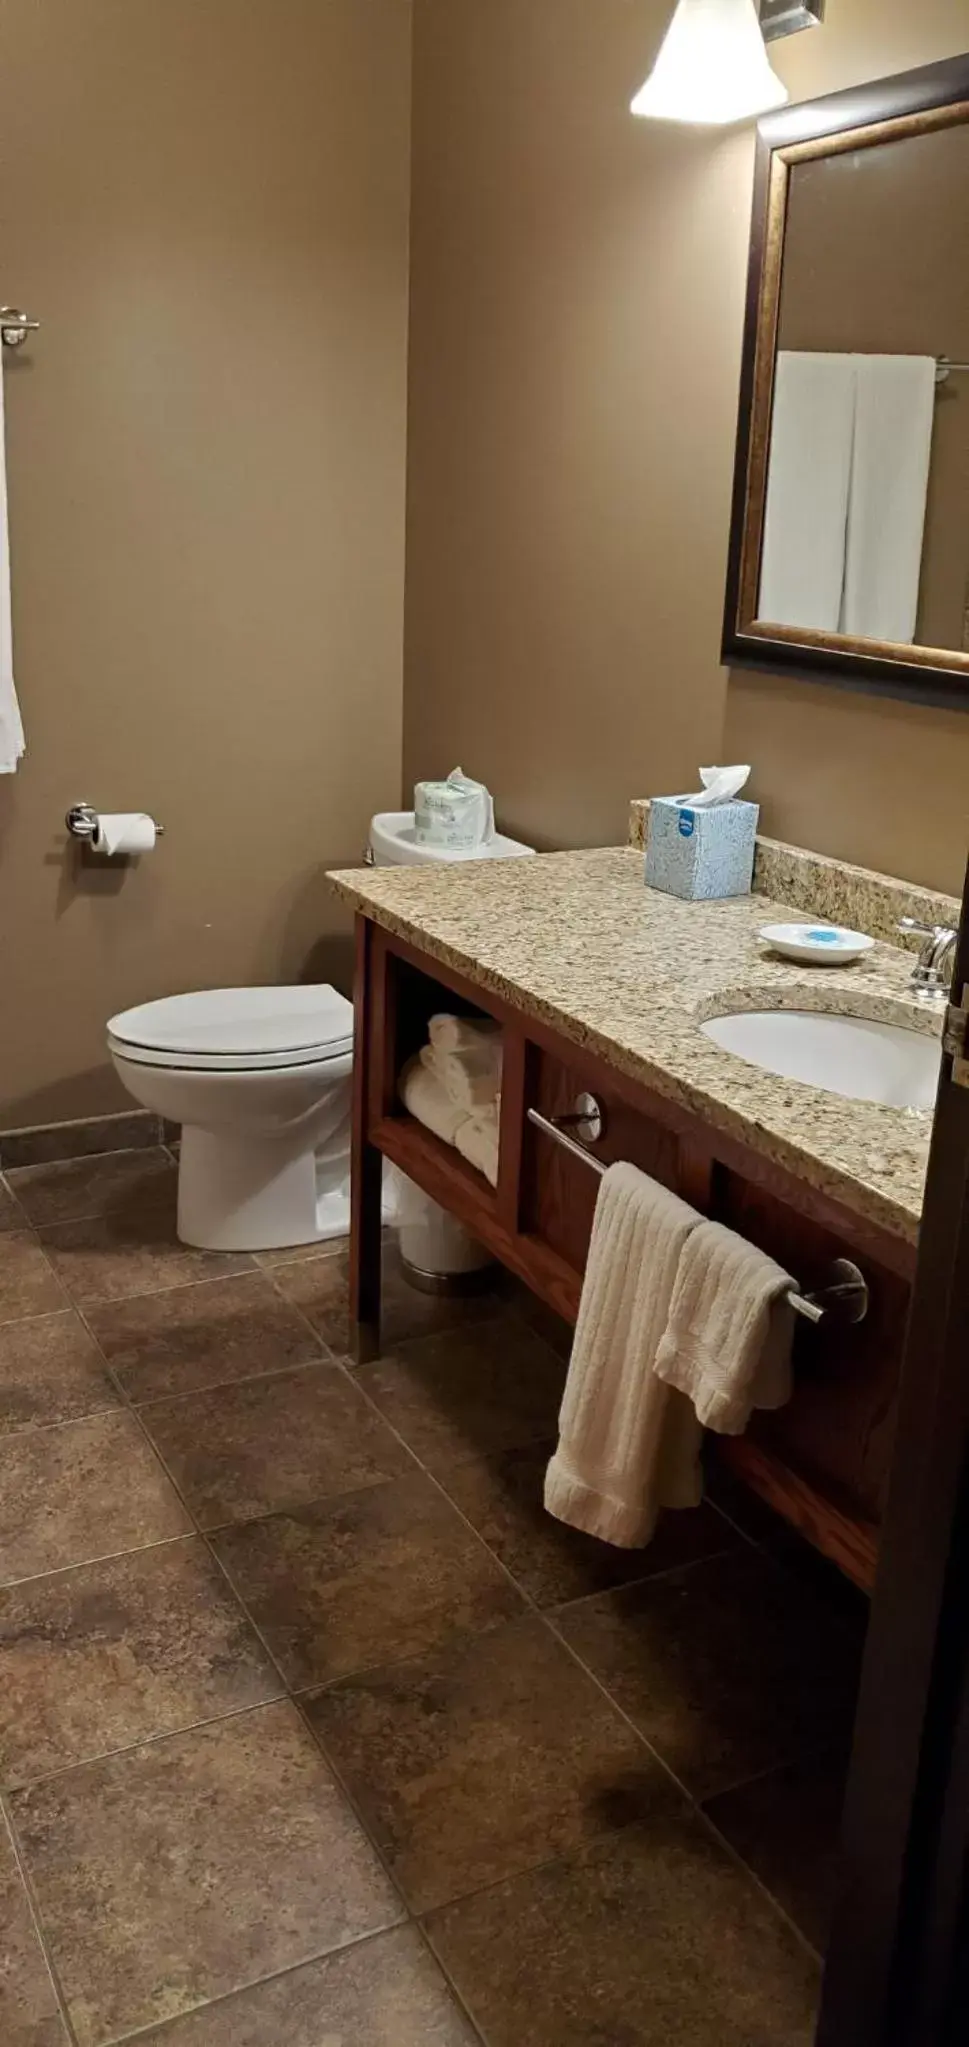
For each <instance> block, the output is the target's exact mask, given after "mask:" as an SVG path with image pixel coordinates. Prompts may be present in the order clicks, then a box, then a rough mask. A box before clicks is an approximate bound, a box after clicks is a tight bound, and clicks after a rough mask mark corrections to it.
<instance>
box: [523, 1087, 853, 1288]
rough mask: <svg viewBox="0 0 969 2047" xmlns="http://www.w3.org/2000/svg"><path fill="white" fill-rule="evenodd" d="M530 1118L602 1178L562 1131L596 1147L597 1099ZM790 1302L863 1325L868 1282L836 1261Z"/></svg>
mask: <svg viewBox="0 0 969 2047" xmlns="http://www.w3.org/2000/svg"><path fill="white" fill-rule="evenodd" d="M527 1115H528V1121H529V1122H530V1123H532V1124H534V1126H535V1129H536V1130H540V1131H541V1132H542V1133H543V1135H544V1136H545V1137H550V1138H551V1139H552V1141H553V1143H554V1144H557V1145H560V1146H561V1148H562V1149H563V1151H567V1152H569V1153H570V1154H571V1155H572V1157H573V1158H578V1159H581V1160H582V1163H583V1165H585V1166H590V1167H591V1169H592V1171H593V1172H594V1173H597V1174H598V1175H599V1178H600V1179H601V1178H602V1175H603V1173H604V1172H605V1170H606V1165H607V1163H608V1161H607V1160H605V1159H597V1158H596V1157H595V1154H594V1153H593V1152H591V1151H589V1149H588V1147H587V1146H586V1145H584V1144H580V1143H579V1141H578V1139H577V1138H575V1137H571V1136H570V1135H569V1132H568V1130H566V1129H563V1127H562V1125H563V1124H564V1123H570V1124H572V1125H573V1126H574V1127H575V1128H578V1129H584V1130H585V1131H586V1133H587V1134H588V1135H589V1137H590V1138H591V1140H592V1142H593V1143H594V1142H595V1140H596V1138H597V1137H599V1136H601V1134H602V1131H603V1129H604V1127H605V1123H604V1118H603V1114H602V1110H601V1108H600V1106H599V1103H598V1102H597V1101H596V1099H595V1097H594V1096H593V1095H581V1096H580V1097H579V1099H578V1101H577V1103H576V1106H575V1111H574V1112H573V1114H571V1115H570V1116H562V1117H555V1116H543V1115H542V1112H541V1110H540V1109H529V1110H528V1111H527ZM787 1298H788V1300H789V1302H790V1305H791V1307H792V1308H793V1310H794V1313H795V1315H801V1316H803V1317H804V1319H805V1321H807V1322H815V1323H819V1322H829V1321H832V1322H841V1323H852V1322H863V1321H864V1318H865V1316H866V1315H867V1313H868V1282H867V1280H866V1279H865V1275H864V1273H863V1272H862V1271H861V1270H860V1268H859V1267H858V1266H857V1265H855V1264H854V1262H853V1261H852V1260H851V1259H850V1258H835V1259H833V1260H832V1262H831V1264H830V1265H829V1266H828V1268H827V1270H826V1272H825V1276H824V1279H823V1281H822V1283H821V1285H820V1286H817V1287H814V1288H812V1290H811V1292H810V1293H805V1294H802V1293H794V1292H791V1293H789V1294H788V1297H787Z"/></svg>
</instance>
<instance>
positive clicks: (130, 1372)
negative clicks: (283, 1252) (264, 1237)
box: [88, 1272, 320, 1402]
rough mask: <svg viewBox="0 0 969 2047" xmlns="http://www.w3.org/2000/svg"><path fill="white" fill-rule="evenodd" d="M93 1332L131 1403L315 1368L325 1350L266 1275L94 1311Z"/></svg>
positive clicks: (206, 1284) (151, 1296)
mask: <svg viewBox="0 0 969 2047" xmlns="http://www.w3.org/2000/svg"><path fill="white" fill-rule="evenodd" d="M88 1320H89V1322H90V1325H91V1328H92V1329H93V1331H94V1334H95V1336H96V1337H97V1339H98V1342H99V1344H100V1345H101V1348H102V1350H103V1351H104V1354H105V1357H106V1358H107V1359H108V1362H109V1363H110V1365H111V1368H112V1370H113V1371H114V1372H115V1373H116V1374H117V1378H118V1382H119V1384H120V1385H121V1386H123V1388H124V1390H125V1392H126V1393H127V1395H128V1397H129V1399H130V1400H133V1401H136V1402H137V1401H142V1400H159V1399H164V1397H165V1396H166V1394H173V1393H194V1392H200V1391H202V1390H203V1389H204V1388H205V1387H207V1386H220V1385H224V1384H226V1383H227V1382H228V1381H230V1380H233V1379H248V1378H252V1377H253V1376H254V1375H256V1374H258V1373H262V1372H278V1371H279V1370H281V1369H282V1368H283V1367H284V1366H287V1365H302V1364H309V1363H310V1362H311V1361H312V1360H313V1359H314V1358H318V1357H319V1356H320V1344H319V1342H318V1341H317V1339H316V1337H315V1336H314V1335H313V1332H312V1330H310V1329H308V1328H307V1326H306V1323H305V1322H304V1321H303V1318H302V1316H301V1315H297V1313H296V1311H295V1309H294V1308H290V1307H289V1306H288V1305H287V1303H286V1302H285V1301H281V1300H280V1298H279V1295H278V1294H277V1292H276V1290H275V1287H272V1286H270V1283H269V1281H268V1279H266V1278H265V1277H264V1275H263V1274H262V1273H261V1272H248V1273H244V1274H242V1276H241V1277H240V1278H238V1279H210V1280H206V1281H205V1282H204V1283H203V1284H200V1285H195V1286H179V1287H170V1288H169V1289H168V1290H167V1291H166V1292H163V1293H156V1294H144V1295H142V1296H140V1297H139V1298H138V1299H137V1300H133V1301H112V1302H109V1303H104V1304H103V1305H102V1306H101V1307H98V1308H92V1309H91V1312H90V1315H89V1316H88Z"/></svg>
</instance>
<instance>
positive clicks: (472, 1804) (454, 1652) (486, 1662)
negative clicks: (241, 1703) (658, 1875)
mask: <svg viewBox="0 0 969 2047" xmlns="http://www.w3.org/2000/svg"><path fill="white" fill-rule="evenodd" d="M307 1712H308V1714H309V1718H310V1721H311V1724H312V1725H313V1727H314V1728H315V1729H316V1731H317V1733H318V1734H319V1736H320V1739H321V1740H322V1742H323V1744H324V1747H325V1749H326V1752H327V1754H328V1755H329V1756H331V1757H332V1759H333V1761H334V1763H335V1764H336V1767H337V1769H338V1770H339V1771H340V1774H341V1776H342V1778H343V1781H344V1783H345V1784H346V1785H347V1786H348V1788H349V1790H350V1793H351V1796H352V1797H353V1798H355V1799H356V1801H357V1805H358V1809H359V1810H360V1812H361V1813H362V1814H363V1817H364V1819H365V1822H366V1824H367V1826H368V1827H369V1829H370V1831H371V1833H372V1834H373V1837H374V1839H375V1840H376V1841H378V1842H379V1843H380V1846H381V1848H382V1850H383V1852H384V1854H385V1855H386V1857H387V1860H388V1863H389V1866H390V1868H391V1870H392V1871H393V1874H394V1876H395V1878H396V1879H397V1882H398V1883H399V1884H400V1886H401V1889H402V1890H403V1892H404V1895H405V1897H406V1899H407V1901H408V1903H409V1905H410V1906H411V1908H412V1910H414V1911H415V1912H426V1911H428V1910H429V1909H430V1908H431V1907H432V1906H435V1905H439V1904H442V1903H444V1902H445V1900H447V1899H449V1898H455V1897H460V1896H462V1895H463V1894H464V1893H465V1892H468V1891H473V1890H478V1889H480V1888H481V1887H482V1886H483V1885H485V1884H490V1883H494V1882H495V1881H496V1880H497V1879H499V1878H501V1877H506V1876H509V1875H512V1874H513V1873H514V1872H515V1871H517V1870H521V1869H533V1868H535V1867H536V1866H537V1864H538V1863H540V1862H545V1861H547V1860H548V1859H549V1857H550V1856H553V1855H557V1854H562V1853H564V1852H566V1851H568V1850H569V1849H572V1848H575V1847H577V1846H578V1845H579V1844H580V1843H581V1842H582V1841H585V1840H588V1839H589V1838H590V1837H592V1836H595V1835H599V1834H603V1833H608V1832H611V1831H612V1830H614V1829H616V1828H622V1827H625V1826H633V1825H635V1824H636V1823H637V1822H639V1823H641V1822H642V1820H643V1818H644V1816H645V1815H647V1814H648V1813H649V1812H650V1811H651V1810H652V1808H653V1807H654V1805H656V1804H657V1803H660V1804H663V1803H669V1802H670V1800H672V1801H673V1802H674V1803H676V1804H679V1803H681V1798H680V1794H679V1793H678V1792H677V1791H676V1790H675V1788H674V1787H673V1786H672V1785H671V1784H670V1780H669V1778H668V1777H667V1776H666V1773H665V1771H662V1770H661V1769H660V1768H659V1766H658V1764H657V1763H656V1762H655V1761H654V1760H653V1758H652V1757H651V1756H650V1755H649V1753H648V1751H647V1750H646V1749H645V1747H644V1746H643V1744H642V1743H641V1742H640V1741H639V1740H638V1739H637V1737H636V1736H635V1735H634V1734H633V1733H632V1731H631V1729H630V1728H629V1727H627V1726H626V1724H625V1722H624V1721H622V1720H621V1719H620V1718H619V1715H618V1714H617V1713H615V1712H614V1711H613V1709H612V1708H611V1706H610V1705H609V1704H608V1702H607V1701H606V1700H605V1699H604V1698H603V1697H602V1694H601V1692H600V1691H598V1690H597V1688H596V1686H595V1685H594V1684H593V1683H592V1681H591V1679H590V1678H589V1677H588V1676H587V1675H586V1673H585V1672H584V1671H582V1670H579V1668H578V1667H577V1665H576V1664H575V1663H574V1662H573V1661H572V1659H571V1657H570V1656H569V1655H568V1654H567V1653H566V1651H565V1650H564V1649H563V1648H562V1646H561V1643H559V1642H557V1641H556V1640H555V1637H554V1636H553V1635H552V1634H551V1633H550V1631H549V1629H548V1628H547V1627H546V1626H545V1623H544V1622H543V1621H541V1620H539V1619H538V1618H537V1616H527V1617H526V1618H525V1619H523V1620H516V1621H509V1622H506V1623H505V1624H504V1626H502V1627H499V1628H495V1629H491V1630H490V1631H489V1632H488V1633H487V1634H483V1635H476V1636H472V1637H470V1638H469V1637H465V1638H464V1639H463V1640H460V1641H458V1642H456V1643H452V1644H451V1645H450V1647H448V1648H446V1649H438V1650H436V1651H435V1652H434V1653H433V1654H431V1655H429V1656H424V1657H421V1658H419V1659H417V1660H415V1661H413V1662H410V1663H398V1664H396V1665H394V1666H392V1667H387V1668H385V1669H383V1670H378V1671H372V1672H370V1673H369V1674H366V1673H365V1674H364V1675H362V1676H360V1677H356V1678H346V1679H344V1680H343V1681H342V1682H341V1683H340V1684H336V1685H332V1686H331V1687H330V1688H329V1690H328V1691H325V1692H320V1693H318V1694H317V1696H316V1697H315V1698H314V1699H313V1700H311V1701H309V1702H308V1704H307Z"/></svg>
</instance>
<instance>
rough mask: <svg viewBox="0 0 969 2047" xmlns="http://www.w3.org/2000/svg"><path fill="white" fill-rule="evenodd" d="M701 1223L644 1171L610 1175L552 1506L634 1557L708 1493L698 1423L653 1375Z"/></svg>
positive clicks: (599, 1206) (554, 1465)
mask: <svg viewBox="0 0 969 2047" xmlns="http://www.w3.org/2000/svg"><path fill="white" fill-rule="evenodd" d="M699 1221H700V1218H699V1216H698V1215H697V1214H696V1211H695V1210H694V1209H692V1208H688V1207H687V1204H686V1202H685V1201H680V1200H679V1198H678V1197H677V1195H675V1194H670V1193H669V1192H668V1191H667V1189H666V1188H665V1187H661V1186H660V1185H659V1184H658V1182H657V1181H655V1180H650V1179H647V1177H646V1175H645V1173H640V1172H639V1171H637V1168H636V1167H635V1166H631V1165H628V1164H626V1163H625V1162H623V1163H621V1164H619V1165H614V1166H609V1167H608V1169H607V1171H606V1172H605V1174H604V1175H603V1179H602V1185H601V1187H600V1190H599V1199H598V1201H597V1203H596V1213H595V1221H594V1224H593V1229H592V1242H591V1244H590V1247H589V1259H588V1264H587V1266H586V1274H585V1283H584V1285H583V1288H582V1299H581V1302H580V1304H579V1319H578V1322H577V1324H576V1330H575V1342H574V1344H573V1347H572V1359H571V1363H570V1365H569V1374H568V1379H567V1381H566V1386H565V1395H564V1398H563V1401H562V1410H561V1414H560V1416H559V1432H560V1433H559V1445H558V1449H557V1450H556V1452H555V1455H554V1457H553V1458H552V1461H551V1463H550V1465H549V1467H548V1472H547V1475H546V1479H545V1505H546V1507H547V1508H548V1511H549V1513H550V1514H554V1515H556V1516H557V1518H558V1520H560V1521H567V1522H569V1523H570V1524H571V1526H572V1527H573V1528H584V1529H585V1530H586V1531H587V1532H588V1533H589V1534H590V1535H598V1536H601V1537H602V1539H603V1540H604V1541H605V1542H613V1543H617V1544H618V1545H619V1546H620V1547H621V1548H624V1549H634V1548H636V1546H637V1545H638V1544H641V1543H646V1542H648V1541H649V1539H650V1536H651V1535H652V1533H653V1529H654V1528H655V1525H656V1520H657V1516H658V1514H659V1512H660V1509H661V1508H662V1507H693V1506H696V1504H697V1502H698V1501H699V1499H700V1495H701V1491H702V1486H701V1480H700V1470H699V1451H700V1439H701V1431H700V1426H699V1423H698V1422H697V1420H696V1417H695V1415H694V1414H693V1412H692V1410H691V1408H690V1406H689V1404H688V1402H687V1401H685V1400H684V1399H683V1398H682V1396H681V1395H680V1394H678V1393H676V1392H675V1391H674V1390H673V1389H672V1388H671V1387H669V1386H666V1385H664V1383H663V1381H662V1380H660V1379H657V1378H656V1376H655V1374H654V1371H653V1364H654V1361H655V1357H656V1351H657V1348H658V1345H659V1342H660V1339H661V1337H662V1335H663V1331H664V1330H665V1328H666V1323H667V1318H668V1315H669V1309H670V1302H671V1300H672V1297H673V1287H674V1283H675V1280H676V1273H677V1268H678V1265H679V1262H680V1256H681V1253H682V1251H683V1247H684V1245H685V1244H687V1243H688V1242H689V1240H690V1237H691V1234H692V1232H693V1231H695V1230H696V1228H697V1226H698V1224H699Z"/></svg>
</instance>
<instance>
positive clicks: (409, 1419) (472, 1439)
mask: <svg viewBox="0 0 969 2047" xmlns="http://www.w3.org/2000/svg"><path fill="white" fill-rule="evenodd" d="M355 1376H356V1378H357V1379H358V1381H359V1383H360V1385H361V1386H363V1387H365V1388H366V1391H367V1392H368V1393H369V1395H370V1397H371V1399H372V1400H374V1401H375V1402H376V1404H377V1406H378V1407H379V1408H380V1409H381V1411H382V1413H384V1414H385V1415H386V1416H387V1419H388V1421H389V1422H391V1423H392V1425H393V1427H394V1428H395V1429H398V1430H399V1431H400V1434H401V1435H402V1436H403V1438H404V1441H405V1442H406V1443H409V1444H410V1447H411V1449H412V1450H413V1451H414V1452H415V1453H416V1455H417V1456H418V1457H419V1458H420V1459H421V1462H422V1463H424V1464H426V1465H427V1467H428V1469H429V1470H430V1471H433V1472H435V1473H437V1474H443V1473H444V1472H445V1471H447V1470H449V1469H450V1467H451V1466H452V1465H453V1464H454V1463H456V1462H457V1461H458V1459H460V1458H461V1457H468V1456H473V1455H474V1454H475V1452H477V1451H481V1450H502V1449H510V1448H511V1447H512V1446H514V1445H517V1444H521V1443H529V1442H535V1441H536V1440H537V1439H538V1438H539V1437H547V1436H548V1435H549V1434H550V1433H551V1432H552V1430H553V1429H554V1425H555V1418H556V1415H557V1413H558V1409H559V1405H560V1402H561V1398H562V1383H563V1376H564V1368H563V1366H562V1363H561V1361H560V1359H558V1358H557V1357H556V1356H555V1355H554V1353H553V1352H552V1351H550V1350H549V1349H548V1347H547V1345H546V1344H544V1343H542V1342H541V1340H540V1339H539V1338H538V1337H537V1336H533V1334H532V1332H531V1330H529V1329H526V1328H525V1326H524V1324H523V1323H521V1322H519V1320H518V1319H517V1317H516V1316H513V1315H504V1316H499V1317H498V1318H496V1319H494V1320H490V1321H485V1322H481V1323H478V1324H472V1325H470V1326H468V1327H466V1328H463V1329H450V1330H445V1331H443V1332H442V1333H441V1334H440V1335H437V1336H425V1337H421V1338H420V1339H418V1341H417V1342H414V1343H408V1344H405V1345H403V1346H402V1347H401V1348H400V1349H399V1350H397V1351H394V1352H391V1353H389V1354H388V1355H387V1356H385V1357H382V1358H377V1359H376V1360H375V1362H374V1363H373V1364H370V1365H361V1367H360V1369H359V1371H358V1372H357V1373H356V1374H355Z"/></svg>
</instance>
